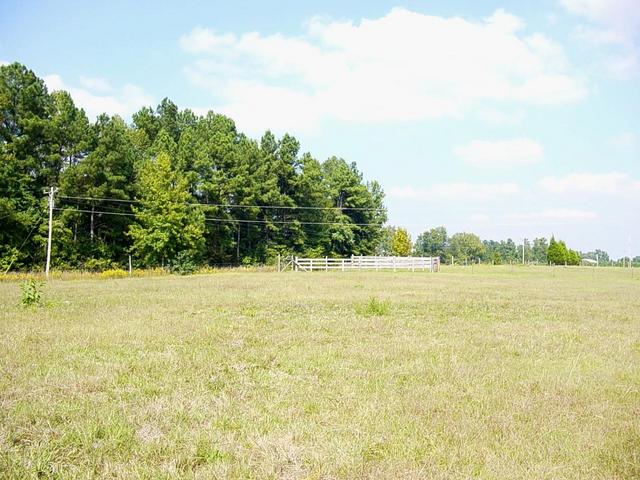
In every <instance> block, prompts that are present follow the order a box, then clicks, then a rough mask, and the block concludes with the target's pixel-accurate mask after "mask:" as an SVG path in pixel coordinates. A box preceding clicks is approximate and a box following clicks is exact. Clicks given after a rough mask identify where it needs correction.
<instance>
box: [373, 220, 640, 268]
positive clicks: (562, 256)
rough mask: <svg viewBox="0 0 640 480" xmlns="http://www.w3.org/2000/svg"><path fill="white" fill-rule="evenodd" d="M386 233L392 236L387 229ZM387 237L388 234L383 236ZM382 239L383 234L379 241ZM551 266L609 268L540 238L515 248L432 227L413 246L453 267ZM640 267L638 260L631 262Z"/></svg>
mask: <svg viewBox="0 0 640 480" xmlns="http://www.w3.org/2000/svg"><path fill="white" fill-rule="evenodd" d="M388 228H389V230H388V231H389V232H395V231H396V230H394V229H393V228H392V227H388ZM387 235H389V233H387ZM384 237H385V234H383V236H382V238H384ZM523 249H524V261H525V262H526V263H537V264H543V265H544V264H552V265H579V264H580V262H581V260H582V259H583V258H585V259H591V260H594V261H597V262H598V263H600V264H602V265H610V264H611V263H613V262H611V260H610V258H609V255H608V254H607V252H605V251H603V250H595V251H593V252H587V253H580V252H577V251H575V250H571V249H570V248H567V245H566V244H565V242H564V241H562V240H556V239H555V237H553V236H551V238H550V239H549V240H547V239H546V238H544V237H540V238H534V239H533V241H530V240H528V239H524V240H523V243H521V244H516V243H515V242H514V241H513V240H512V239H510V238H509V239H507V240H501V241H496V240H480V237H478V236H477V235H475V234H473V233H455V234H453V235H451V236H449V235H448V234H447V230H446V229H445V228H444V227H436V228H432V229H430V230H427V231H425V232H423V233H421V234H420V235H418V238H417V239H416V241H415V243H414V245H413V255H417V256H438V257H440V258H441V259H442V260H443V261H445V262H450V261H451V260H455V262H456V263H465V262H470V261H474V262H478V261H479V262H482V263H490V264H494V265H500V264H509V263H521V262H522V260H523ZM625 261H626V262H627V263H628V261H629V259H620V260H618V262H616V263H617V264H622V263H624V262H625ZM632 262H634V263H638V265H639V266H640V257H636V258H634V259H633V260H632Z"/></svg>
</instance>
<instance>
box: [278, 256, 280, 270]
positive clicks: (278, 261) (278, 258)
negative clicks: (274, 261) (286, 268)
mask: <svg viewBox="0 0 640 480" xmlns="http://www.w3.org/2000/svg"><path fill="white" fill-rule="evenodd" d="M278 273H280V254H278Z"/></svg>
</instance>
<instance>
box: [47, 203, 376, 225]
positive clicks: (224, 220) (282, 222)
mask: <svg viewBox="0 0 640 480" xmlns="http://www.w3.org/2000/svg"><path fill="white" fill-rule="evenodd" d="M54 210H59V211H67V212H79V213H93V214H101V215H116V216H126V217H135V216H136V214H135V213H128V212H108V211H104V210H85V209H80V208H59V207H56V208H54ZM204 219H205V221H207V222H220V223H249V224H252V223H253V224H278V225H344V226H356V227H382V224H380V223H342V222H306V221H300V220H245V219H234V218H214V217H204Z"/></svg>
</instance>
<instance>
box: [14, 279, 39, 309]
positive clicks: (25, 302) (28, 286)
mask: <svg viewBox="0 0 640 480" xmlns="http://www.w3.org/2000/svg"><path fill="white" fill-rule="evenodd" d="M43 287H44V282H39V281H37V280H33V279H31V280H26V281H24V282H22V283H21V284H20V290H22V299H21V303H22V306H23V307H25V308H28V307H36V306H38V305H40V303H41V301H42V288H43Z"/></svg>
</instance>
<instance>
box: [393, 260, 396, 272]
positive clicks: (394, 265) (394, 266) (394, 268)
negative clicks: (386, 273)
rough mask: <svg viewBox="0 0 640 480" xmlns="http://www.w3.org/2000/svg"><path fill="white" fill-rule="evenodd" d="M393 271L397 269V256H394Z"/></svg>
mask: <svg viewBox="0 0 640 480" xmlns="http://www.w3.org/2000/svg"><path fill="white" fill-rule="evenodd" d="M393 271H394V272H395V271H396V257H395V256H394V257H393Z"/></svg>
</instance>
